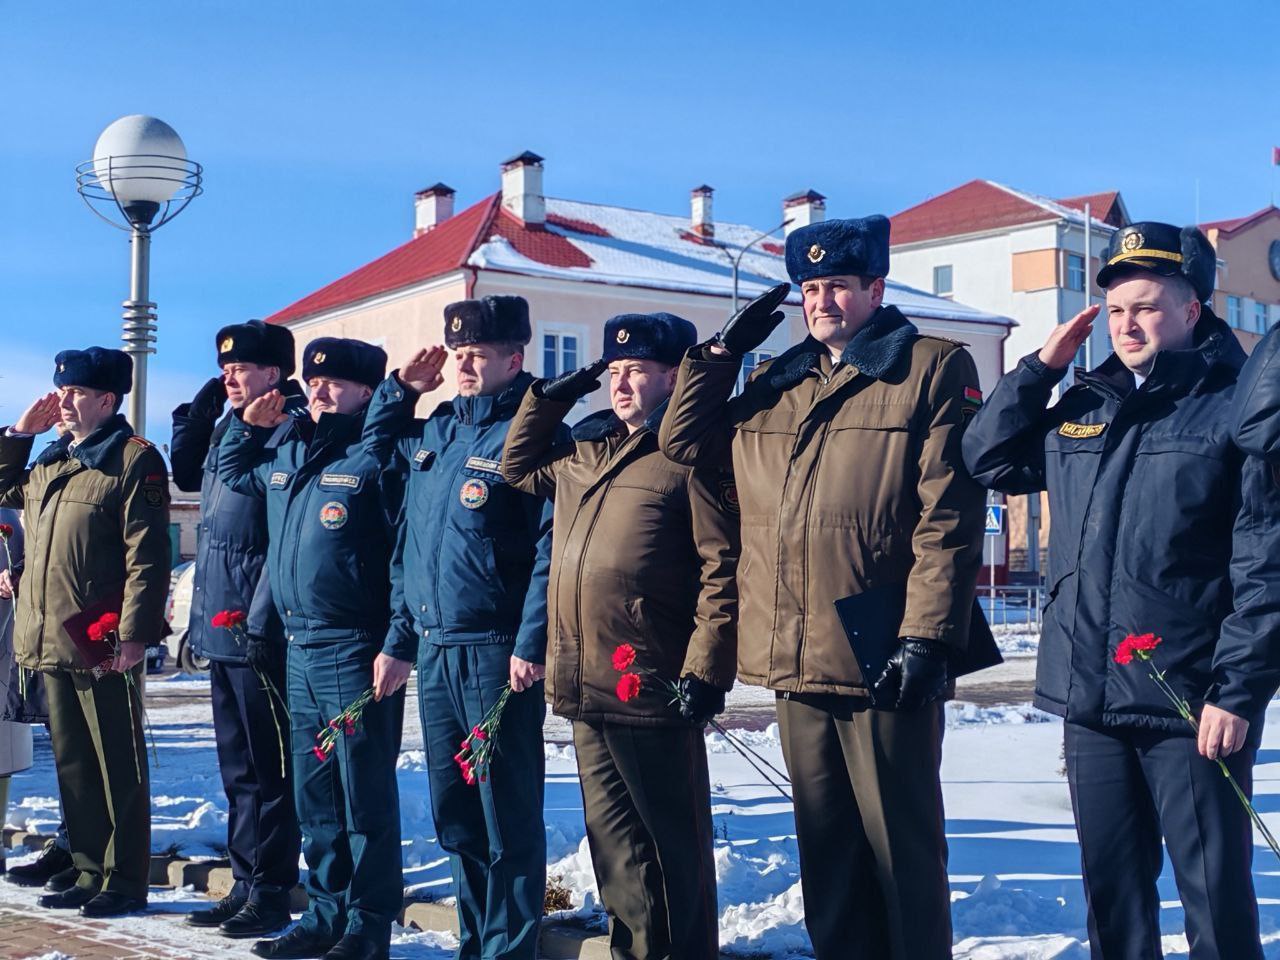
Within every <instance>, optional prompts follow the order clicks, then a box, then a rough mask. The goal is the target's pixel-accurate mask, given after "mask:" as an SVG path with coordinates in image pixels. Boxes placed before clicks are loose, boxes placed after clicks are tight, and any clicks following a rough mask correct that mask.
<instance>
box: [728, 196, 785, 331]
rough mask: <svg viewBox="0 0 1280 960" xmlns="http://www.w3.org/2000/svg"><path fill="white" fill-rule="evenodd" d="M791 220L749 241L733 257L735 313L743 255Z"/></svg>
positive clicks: (735, 310)
mask: <svg viewBox="0 0 1280 960" xmlns="http://www.w3.org/2000/svg"><path fill="white" fill-rule="evenodd" d="M790 222H791V218H790V217H787V219H785V220H783V221H782V222H781V223H780V224H778V225H777V226H776V227H774V228H773V229H771V230H766V231H765V232H764V233H762V234H760V235H759V236H757V237H756V238H755V239H753V240H752V241H751V242H750V243H748V244H747V245H746V246H744V247H743V248H742V249H741V250H739V251H738V255H737V256H736V257H734V259H733V312H734V313H737V312H738V267H739V266H740V265H741V263H742V257H743V255H744V254H745V253H746V252H747V251H748V250H750V249H751V248H752V247H754V246H755V245H756V244H757V243H759V242H760V241H761V240H763V239H764V238H765V237H768V236H772V235H773V234H775V233H777V232H778V231H779V230H781V229H782V228H783V227H785V226H786V225H787V224H788V223H790Z"/></svg>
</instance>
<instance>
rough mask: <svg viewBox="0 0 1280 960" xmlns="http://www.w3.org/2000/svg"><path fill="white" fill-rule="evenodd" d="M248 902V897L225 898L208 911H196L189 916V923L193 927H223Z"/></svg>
mask: <svg viewBox="0 0 1280 960" xmlns="http://www.w3.org/2000/svg"><path fill="white" fill-rule="evenodd" d="M248 902H249V898H248V897H223V898H222V899H221V900H219V901H218V902H217V903H215V904H214V905H213V906H212V907H209V908H208V909H207V910H196V911H195V912H194V913H189V914H187V923H189V924H190V925H191V926H193V927H218V926H221V925H222V923H223V921H225V920H230V919H231V918H232V917H234V916H235V915H236V914H237V913H239V912H240V908H241V907H243V906H244V905H245V904H246V903H248Z"/></svg>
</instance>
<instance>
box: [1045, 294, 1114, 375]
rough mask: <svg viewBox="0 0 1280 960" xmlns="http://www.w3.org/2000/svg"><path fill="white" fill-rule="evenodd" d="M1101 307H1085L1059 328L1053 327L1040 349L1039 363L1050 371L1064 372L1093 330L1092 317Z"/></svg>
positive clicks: (1096, 305)
mask: <svg viewBox="0 0 1280 960" xmlns="http://www.w3.org/2000/svg"><path fill="white" fill-rule="evenodd" d="M1101 309H1102V305H1101V304H1098V303H1095V304H1094V305H1093V306H1091V307H1085V308H1084V309H1083V310H1081V311H1080V312H1079V313H1077V314H1076V315H1075V316H1074V317H1072V318H1071V319H1070V320H1068V321H1067V322H1066V323H1064V324H1062V325H1061V326H1059V327H1055V328H1054V331H1053V333H1051V334H1049V339H1048V340H1047V341H1046V342H1045V345H1044V346H1043V347H1042V348H1041V349H1040V362H1041V363H1043V364H1044V365H1045V366H1046V367H1048V368H1049V369H1050V370H1065V369H1067V367H1069V366H1070V365H1071V361H1072V360H1073V359H1075V355H1076V352H1077V351H1078V350H1079V349H1080V344H1082V343H1084V342H1085V340H1086V339H1087V338H1088V336H1089V333H1090V332H1091V331H1092V330H1093V320H1094V317H1096V316H1097V315H1098V311H1099V310H1101Z"/></svg>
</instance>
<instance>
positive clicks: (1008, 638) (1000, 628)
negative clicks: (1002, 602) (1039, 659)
mask: <svg viewBox="0 0 1280 960" xmlns="http://www.w3.org/2000/svg"><path fill="white" fill-rule="evenodd" d="M991 635H992V636H993V637H995V640H996V647H997V648H998V649H999V650H1000V652H1001V653H1002V654H1004V655H1005V656H1006V657H1008V656H1027V655H1030V654H1034V653H1035V652H1036V651H1037V650H1039V649H1040V628H1039V627H1036V626H1028V625H1027V624H1024V623H1010V624H999V625H996V626H993V627H992V628H991Z"/></svg>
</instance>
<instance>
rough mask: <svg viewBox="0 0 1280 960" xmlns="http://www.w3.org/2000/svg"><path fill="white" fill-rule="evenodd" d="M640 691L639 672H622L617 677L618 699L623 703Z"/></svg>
mask: <svg viewBox="0 0 1280 960" xmlns="http://www.w3.org/2000/svg"><path fill="white" fill-rule="evenodd" d="M639 693H640V674H638V673H624V674H623V675H622V676H621V677H619V678H618V699H619V700H621V701H622V702H623V703H626V702H627V701H628V700H631V699H633V698H634V697H636V696H637V695H638V694H639Z"/></svg>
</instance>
